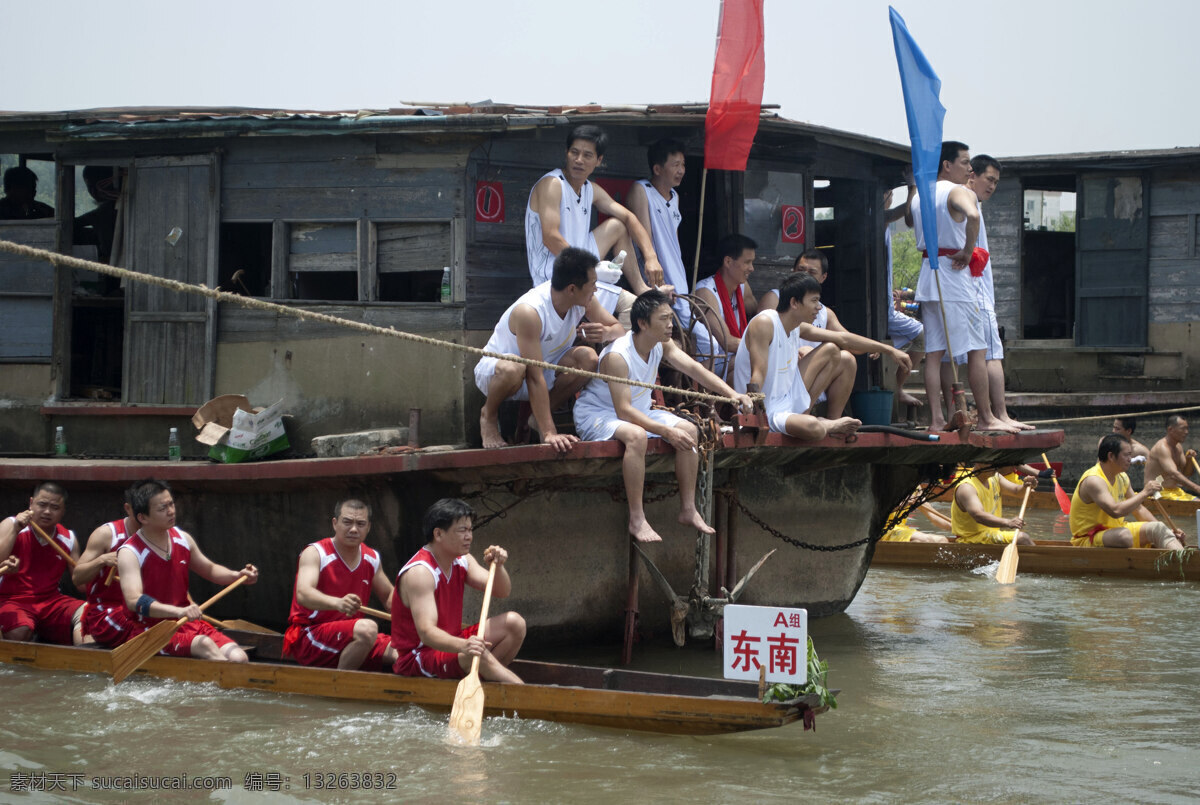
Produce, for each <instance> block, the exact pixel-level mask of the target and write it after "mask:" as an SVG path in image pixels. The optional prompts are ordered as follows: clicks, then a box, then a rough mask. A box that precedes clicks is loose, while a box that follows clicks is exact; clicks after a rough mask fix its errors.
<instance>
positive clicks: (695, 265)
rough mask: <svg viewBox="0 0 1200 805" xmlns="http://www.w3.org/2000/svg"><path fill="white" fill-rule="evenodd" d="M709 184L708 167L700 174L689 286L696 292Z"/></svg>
mask: <svg viewBox="0 0 1200 805" xmlns="http://www.w3.org/2000/svg"><path fill="white" fill-rule="evenodd" d="M707 186H708V168H705V169H704V172H703V173H701V174H700V215H699V220H697V221H696V256H695V258H694V259H693V260H692V284H691V285H689V286H688V287H689V288H690V289H691V291H692V293H695V292H696V278H697V277H698V276H700V236H701V235H702V234H703V233H704V191H705V189H706V187H707Z"/></svg>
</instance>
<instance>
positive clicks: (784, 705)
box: [0, 631, 828, 735]
mask: <svg viewBox="0 0 1200 805" xmlns="http://www.w3.org/2000/svg"><path fill="white" fill-rule="evenodd" d="M229 634H230V636H235V637H236V638H237V639H238V641H239V642H240V643H243V644H246V645H251V646H255V648H256V650H255V652H254V653H255V654H256V659H255V660H254V661H252V662H250V663H245V664H241V663H225V662H209V661H205V660H193V659H181V658H176V657H154V658H153V659H151V660H149V661H147V662H146V664H145V665H144V666H143V667H142V668H140V669H139V670H138V671H137V672H135V675H140V676H150V677H158V678H163V679H173V680H177V681H180V682H211V683H215V684H217V685H219V686H221V687H223V688H251V689H254V690H265V691H274V692H278V693H293V694H300V695H306V696H319V697H323V698H333V699H345V700H350V701H363V702H385V703H390V704H404V705H418V706H420V707H424V708H429V709H432V710H437V711H449V710H450V707H451V705H452V704H453V701H454V692H455V689H456V687H457V682H455V681H452V680H441V679H424V678H419V679H418V678H413V677H403V676H395V675H393V674H390V673H372V672H366V671H337V670H331V669H324V668H307V667H302V666H299V665H295V664H293V663H288V662H285V661H282V660H280V659H279V643H280V637H278V636H272V635H261V634H253V633H249V632H236V631H230V632H229ZM269 657H274V660H260V659H259V658H269ZM0 661H2V662H6V663H12V664H15V665H24V666H27V667H32V668H41V669H48V670H58V671H80V672H85V673H98V674H109V673H111V670H112V669H111V665H112V664H111V660H110V654H109V652H108V651H105V650H102V649H95V648H74V647H70V646H54V645H44V644H39V643H16V642H12V641H5V640H0ZM512 668H513V670H514V671H515V672H516V673H517V674H519V675H520V676H521V678H522V679H524V680H525V681H526V682H527V684H525V685H502V684H496V683H490V682H488V683H485V684H484V686H483V689H484V693H485V697H486V699H485V711H484V712H485V715H488V716H508V717H512V718H523V719H542V720H546V721H559V722H567V723H573V724H590V725H593V726H599V727H612V728H615V729H624V730H640V731H645V732H657V733H669V734H679V735H719V734H723V733H732V732H743V731H746V730H758V729H766V728H769V727H782V726H784V725H787V724H791V723H792V722H794V721H798V720H800V719H806V720H807V719H809V718H811V717H812V716H815V715H816V714H818V713H822V712H825V711H826V710H827V709H828V708H827V707H823V706H821V704H820V701H819V698H818V697H817V696H815V695H811V696H807V697H804V698H800V699H794V700H791V701H787V702H772V703H770V704H763V703H762V701H761V700H760V699H759V698H758V695H757V693H758V686H757V685H756V684H755V683H752V682H737V681H730V680H724V679H706V678H703V677H691V676H675V675H669V674H655V673H647V672H643V671H626V670H619V669H611V668H593V667H586V666H579V665H561V664H557V663H547V662H526V661H520V660H518V661H516V662H514V663H513V665H512ZM808 713H811V716H808V715H806V714H808Z"/></svg>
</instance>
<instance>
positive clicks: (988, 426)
mask: <svg viewBox="0 0 1200 805" xmlns="http://www.w3.org/2000/svg"><path fill="white" fill-rule="evenodd" d="M978 424H979V430H990V431H996V432H998V433H1016V432H1017V428H1015V427H1013V426H1011V425H1007V424H1005V423H1004V422H1001V421H1000V420H999V419H996V418H994V417H993V418H992V419H980V420H979V423H978Z"/></svg>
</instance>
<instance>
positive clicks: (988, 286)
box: [943, 154, 1033, 430]
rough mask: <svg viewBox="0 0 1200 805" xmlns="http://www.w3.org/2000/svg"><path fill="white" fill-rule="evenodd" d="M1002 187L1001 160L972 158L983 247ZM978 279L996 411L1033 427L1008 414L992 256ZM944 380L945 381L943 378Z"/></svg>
mask: <svg viewBox="0 0 1200 805" xmlns="http://www.w3.org/2000/svg"><path fill="white" fill-rule="evenodd" d="M999 186H1000V163H999V162H998V161H996V159H995V158H993V157H990V156H988V155H987V154H980V155H979V156H977V157H975V158H974V159H972V160H971V178H969V179H968V180H967V187H969V188H971V190H972V191H974V193H975V196H976V197H977V198H978V199H979V204H980V210H979V246H980V247H981V248H983V249H987V248H988V240H987V227H986V226H984V222H983V203H984V202H985V201H987V200H988V199H990V198H991V197H992V195H993V194H994V193H995V192H996V188H997V187H999ZM972 279H974V280H975V283H976V288H977V293H976V297H977V298H978V299H979V304H980V307H982V308H983V314H984V321H985V327H986V330H985V336H986V338H987V350H986V352H985V353H984V359H985V360H986V361H987V375H988V392H989V393H990V394H991V397H992V413H994V414H995V415H996V418H997V419H999V420H1000V421H1001V422H1004V423H1005V424H1008V425H1012V426H1013V427H1015V428H1018V429H1020V430H1033V426H1032V425H1026V424H1025V423H1024V422H1019V421H1017V420H1015V419H1013V418H1012V417H1010V416H1009V415H1008V404H1007V403H1006V402H1005V400H1004V363H1003V361H1004V343H1003V342H1002V341H1001V340H1000V326H999V323H998V322H997V321H996V287H995V280H994V279H993V277H992V260H991V257H990V256H989V258H988V262H987V265H986V266H984V269H983V274H982V275H981V276H979V277H972ZM943 382H944V381H943Z"/></svg>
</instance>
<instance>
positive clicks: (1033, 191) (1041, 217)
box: [1021, 175, 1075, 339]
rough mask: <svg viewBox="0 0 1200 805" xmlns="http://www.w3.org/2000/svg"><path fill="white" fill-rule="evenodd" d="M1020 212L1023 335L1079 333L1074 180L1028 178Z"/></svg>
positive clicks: (1061, 336)
mask: <svg viewBox="0 0 1200 805" xmlns="http://www.w3.org/2000/svg"><path fill="white" fill-rule="evenodd" d="M1022 189H1023V193H1022V208H1021V214H1022V218H1023V219H1024V225H1023V227H1022V228H1023V230H1024V231H1023V232H1022V233H1021V236H1022V243H1021V263H1022V265H1021V335H1022V336H1023V337H1024V338H1028V339H1066V338H1072V337H1074V334H1075V177H1074V176H1073V175H1064V176H1036V177H1026V178H1025V180H1024V183H1023V188H1022Z"/></svg>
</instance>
